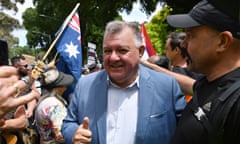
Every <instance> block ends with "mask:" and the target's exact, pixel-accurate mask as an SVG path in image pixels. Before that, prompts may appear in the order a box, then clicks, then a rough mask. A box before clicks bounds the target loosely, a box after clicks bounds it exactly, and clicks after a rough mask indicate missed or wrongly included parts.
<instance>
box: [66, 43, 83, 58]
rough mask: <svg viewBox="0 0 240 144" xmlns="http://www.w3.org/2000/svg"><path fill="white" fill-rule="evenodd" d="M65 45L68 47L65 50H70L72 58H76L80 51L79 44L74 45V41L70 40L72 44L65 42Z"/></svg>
mask: <svg viewBox="0 0 240 144" xmlns="http://www.w3.org/2000/svg"><path fill="white" fill-rule="evenodd" d="M65 46H66V47H67V49H66V50H65V52H68V54H69V57H70V58H71V57H72V56H74V57H75V58H77V54H79V53H80V52H79V51H78V49H77V48H78V46H77V45H74V44H73V43H72V41H71V42H70V44H65Z"/></svg>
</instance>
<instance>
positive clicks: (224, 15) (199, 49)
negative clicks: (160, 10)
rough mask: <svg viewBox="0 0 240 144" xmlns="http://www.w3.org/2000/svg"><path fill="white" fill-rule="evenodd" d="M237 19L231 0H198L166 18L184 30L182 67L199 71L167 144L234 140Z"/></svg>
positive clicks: (239, 100)
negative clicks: (179, 12)
mask: <svg viewBox="0 0 240 144" xmlns="http://www.w3.org/2000/svg"><path fill="white" fill-rule="evenodd" d="M233 1H234V2H233ZM239 18H240V5H239V1H237V0H231V1H230V2H229V1H219V0H209V1H206V0H203V1H200V2H199V3H198V4H197V5H196V6H194V8H193V9H192V10H191V11H190V12H189V13H188V14H177V15H170V16H168V17H167V21H168V23H169V24H170V25H171V26H173V27H178V28H185V31H186V33H187V36H186V38H185V40H184V41H183V43H182V45H183V47H185V48H186V50H187V53H188V58H187V61H188V68H189V69H190V70H192V71H195V72H199V73H202V74H204V75H205V76H203V77H202V78H201V79H199V80H197V81H196V82H195V83H194V86H193V91H194V92H193V93H194V95H193V99H192V101H191V102H190V103H188V105H187V107H186V108H185V110H184V112H183V115H182V117H181V119H180V121H179V123H178V127H177V129H176V132H175V134H174V136H173V137H172V139H171V142H170V143H171V144H233V143H234V144H236V143H240V123H239V121H240V93H239V92H240V83H239V81H240V68H239V67H240V21H239Z"/></svg>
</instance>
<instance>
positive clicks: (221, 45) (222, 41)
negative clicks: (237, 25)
mask: <svg viewBox="0 0 240 144" xmlns="http://www.w3.org/2000/svg"><path fill="white" fill-rule="evenodd" d="M233 39H234V38H233V35H232V33H231V32H229V31H224V32H221V33H220V34H219V42H218V48H217V51H218V52H221V51H225V50H226V49H227V48H228V47H229V46H230V45H231V43H232V41H233Z"/></svg>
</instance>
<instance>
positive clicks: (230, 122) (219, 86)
mask: <svg viewBox="0 0 240 144" xmlns="http://www.w3.org/2000/svg"><path fill="white" fill-rule="evenodd" d="M239 80H240V68H238V69H236V70H234V71H232V72H230V73H228V74H226V75H224V76H222V77H221V78H218V79H216V80H214V81H212V82H208V81H207V79H206V77H204V78H202V79H200V80H198V81H197V82H196V83H195V85H194V90H195V91H196V94H197V101H198V105H199V106H200V107H203V111H204V112H205V113H206V114H207V116H208V117H209V119H210V117H214V112H213V111H211V110H212V108H213V107H214V103H215V101H216V99H217V98H218V96H220V95H221V93H223V92H224V91H225V90H226V89H227V88H229V87H230V86H231V85H232V84H233V83H234V82H235V81H239ZM239 87H240V86H239ZM239 95H240V94H239ZM209 104H210V105H209ZM223 104H224V102H223ZM193 105H195V103H194V100H192V101H190V102H189V103H188V105H187V106H186V108H185V110H184V111H183V114H182V117H181V118H180V121H179V123H178V126H177V129H176V132H175V134H174V136H173V137H172V140H171V142H170V144H210V142H209V135H208V131H207V129H206V127H205V126H204V124H203V122H201V121H199V120H198V119H197V118H196V117H195V116H194V112H193V109H192V108H193V107H194V106H193ZM207 106H208V108H207ZM209 121H210V123H212V122H211V120H209ZM222 142H223V143H224V144H233V143H234V144H237V143H240V100H239V99H238V100H237V102H236V103H235V104H234V105H233V107H232V109H231V111H230V113H229V116H228V117H227V120H226V123H225V126H224V133H223V139H222ZM214 144H215V143H214Z"/></svg>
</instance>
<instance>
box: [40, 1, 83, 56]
mask: <svg viewBox="0 0 240 144" xmlns="http://www.w3.org/2000/svg"><path fill="white" fill-rule="evenodd" d="M79 6H80V3H77V4H76V6H75V7H74V9H73V10H72V12H71V13H70V15H68V17H67V18H66V20H65V21H64V23H63V26H62V29H61V31H60V32H59V33H58V35H57V36H56V38H55V39H54V41H53V42H52V43H51V45H50V47H49V48H48V51H47V52H46V54H45V55H44V57H43V58H42V61H44V60H45V59H46V58H47V56H48V54H49V53H50V51H51V50H52V49H53V47H54V45H55V44H56V43H57V41H58V39H59V38H60V37H61V35H62V33H63V32H64V30H65V28H66V27H67V25H68V23H69V21H70V20H71V18H72V16H73V15H74V13H75V12H76V10H77V9H78V7H79Z"/></svg>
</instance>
